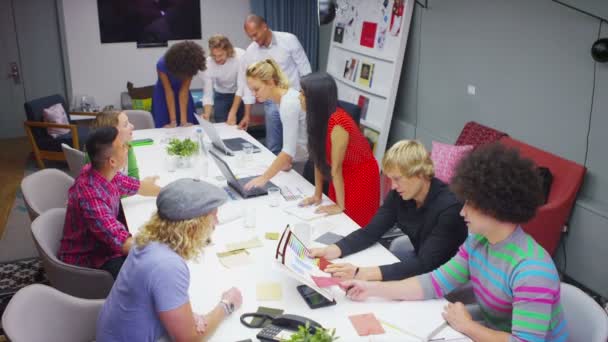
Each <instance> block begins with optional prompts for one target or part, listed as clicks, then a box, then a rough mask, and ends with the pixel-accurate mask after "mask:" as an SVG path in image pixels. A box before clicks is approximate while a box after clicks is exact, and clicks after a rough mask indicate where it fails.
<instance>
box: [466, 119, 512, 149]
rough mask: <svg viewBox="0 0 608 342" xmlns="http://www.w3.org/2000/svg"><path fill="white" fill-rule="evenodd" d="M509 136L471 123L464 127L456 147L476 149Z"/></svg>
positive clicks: (473, 122)
mask: <svg viewBox="0 0 608 342" xmlns="http://www.w3.org/2000/svg"><path fill="white" fill-rule="evenodd" d="M504 136H507V134H506V133H503V132H501V131H499V130H496V129H494V128H491V127H487V126H484V125H481V124H478V123H477V122H475V121H469V122H467V123H466V125H464V127H463V128H462V131H461V132H460V135H459V136H458V139H456V144H455V145H473V146H475V147H477V146H479V145H483V144H488V143H492V142H495V141H498V140H499V139H500V138H502V137H504Z"/></svg>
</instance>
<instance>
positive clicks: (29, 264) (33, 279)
mask: <svg viewBox="0 0 608 342" xmlns="http://www.w3.org/2000/svg"><path fill="white" fill-rule="evenodd" d="M34 283H41V284H47V285H48V284H49V282H48V279H47V278H46V274H45V273H44V269H43V268H42V263H41V261H40V259H39V258H37V257H36V258H28V259H23V260H16V261H12V262H6V263H2V264H0V317H2V314H3V313H4V309H5V308H6V306H7V305H8V302H9V301H10V300H11V298H12V297H13V295H14V294H15V293H16V292H17V291H19V289H21V288H22V287H25V286H27V285H30V284H34ZM2 334H3V331H2V328H1V327H0V342H1V341H2V338H1V335H2Z"/></svg>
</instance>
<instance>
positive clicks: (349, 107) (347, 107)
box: [338, 100, 361, 125]
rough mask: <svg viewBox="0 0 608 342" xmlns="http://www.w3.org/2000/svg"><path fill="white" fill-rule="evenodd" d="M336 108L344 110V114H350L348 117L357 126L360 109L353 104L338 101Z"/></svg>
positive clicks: (359, 118) (359, 119)
mask: <svg viewBox="0 0 608 342" xmlns="http://www.w3.org/2000/svg"><path fill="white" fill-rule="evenodd" d="M338 107H340V108H342V109H344V111H345V112H347V113H348V114H350V116H351V117H352V118H353V120H355V122H356V123H357V125H358V124H359V123H360V121H361V107H359V106H358V105H356V104H354V103H350V102H346V101H342V100H338Z"/></svg>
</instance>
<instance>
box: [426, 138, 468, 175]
mask: <svg viewBox="0 0 608 342" xmlns="http://www.w3.org/2000/svg"><path fill="white" fill-rule="evenodd" d="M471 150H473V145H464V146H455V145H449V144H444V143H440V142H437V141H433V149H432V150H431V159H432V160H433V164H434V165H435V177H437V178H439V179H441V180H442V181H443V182H445V183H446V184H449V183H450V181H451V180H452V177H453V176H454V171H455V170H456V165H458V162H459V161H460V159H462V157H464V156H465V155H466V154H467V153H469V152H470V151H471Z"/></svg>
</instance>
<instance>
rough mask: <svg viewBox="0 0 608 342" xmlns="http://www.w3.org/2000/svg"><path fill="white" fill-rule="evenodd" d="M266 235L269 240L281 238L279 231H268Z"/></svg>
mask: <svg viewBox="0 0 608 342" xmlns="http://www.w3.org/2000/svg"><path fill="white" fill-rule="evenodd" d="M264 237H266V239H268V240H278V239H279V233H266V234H265V235H264Z"/></svg>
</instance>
